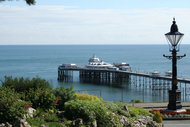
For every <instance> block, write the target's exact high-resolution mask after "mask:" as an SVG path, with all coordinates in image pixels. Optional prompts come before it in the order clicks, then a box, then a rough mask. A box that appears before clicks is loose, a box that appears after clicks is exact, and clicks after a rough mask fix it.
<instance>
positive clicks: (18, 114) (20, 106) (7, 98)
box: [0, 87, 30, 123]
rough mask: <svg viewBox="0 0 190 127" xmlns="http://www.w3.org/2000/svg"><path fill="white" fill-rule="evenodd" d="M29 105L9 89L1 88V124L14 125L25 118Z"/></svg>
mask: <svg viewBox="0 0 190 127" xmlns="http://www.w3.org/2000/svg"><path fill="white" fill-rule="evenodd" d="M29 105H30V104H29V103H28V102H25V101H22V100H20V98H19V96H18V94H17V93H15V91H14V90H12V89H11V88H8V87H0V123H3V122H9V123H13V122H15V121H16V120H17V119H20V118H23V117H24V114H26V109H27V108H29Z"/></svg>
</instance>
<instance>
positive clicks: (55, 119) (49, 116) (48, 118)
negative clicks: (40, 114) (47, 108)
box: [44, 114, 59, 122]
mask: <svg viewBox="0 0 190 127" xmlns="http://www.w3.org/2000/svg"><path fill="white" fill-rule="evenodd" d="M44 120H45V121H46V122H58V121H59V118H58V117H57V115H56V114H47V115H46V116H45V117H44Z"/></svg>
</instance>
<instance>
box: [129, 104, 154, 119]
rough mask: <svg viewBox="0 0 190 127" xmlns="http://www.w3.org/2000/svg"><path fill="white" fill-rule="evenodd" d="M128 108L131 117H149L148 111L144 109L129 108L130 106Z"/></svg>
mask: <svg viewBox="0 0 190 127" xmlns="http://www.w3.org/2000/svg"><path fill="white" fill-rule="evenodd" d="M128 108H129V113H130V115H131V116H132V117H137V116H138V115H143V116H149V115H150V113H149V112H148V110H145V109H141V108H136V107H131V106H128Z"/></svg>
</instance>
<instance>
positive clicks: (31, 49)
mask: <svg viewBox="0 0 190 127" xmlns="http://www.w3.org/2000/svg"><path fill="white" fill-rule="evenodd" d="M168 48H169V47H168V45H28V46H26V45H24V46H23V45H17V46H16V45H14V46H13V45H12V46H2V45H1V46H0V79H1V80H3V79H4V76H5V75H6V76H13V77H29V78H32V77H36V76H39V77H41V78H44V79H46V80H48V81H49V82H50V83H52V84H53V86H54V87H57V86H59V85H64V86H65V87H70V86H71V85H74V89H75V90H87V91H88V92H89V93H91V94H95V95H98V96H100V95H101V96H102V97H103V98H104V99H105V100H113V101H118V100H121V99H122V100H124V101H130V100H131V99H141V100H142V99H143V100H144V101H147V102H151V101H162V100H167V98H164V97H161V96H158V95H155V96H153V95H152V92H150V91H148V90H147V91H142V90H140V89H134V88H132V87H131V86H130V85H129V84H126V86H125V87H115V86H108V85H97V84H85V83H79V82H78V76H77V75H74V82H73V83H64V82H63V83H59V82H57V67H58V65H60V64H62V63H75V64H77V65H86V64H88V59H89V58H90V57H92V55H93V54H96V56H97V57H99V58H100V59H102V60H104V61H106V62H109V63H114V62H127V63H128V64H130V66H131V68H132V70H136V71H142V72H152V71H154V70H157V71H159V72H161V73H162V74H164V72H165V71H168V70H171V61H170V60H168V59H166V58H164V57H163V54H166V55H170V52H169V50H168ZM184 53H186V54H187V56H186V57H185V58H183V59H181V60H179V61H178V76H180V77H181V76H182V77H186V78H190V67H189V65H190V45H181V48H180V52H179V53H178V54H179V55H183V54H184ZM91 90H95V91H91ZM100 90H101V92H100ZM142 94H143V98H142Z"/></svg>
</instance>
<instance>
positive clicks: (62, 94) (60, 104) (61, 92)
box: [55, 87, 76, 110]
mask: <svg viewBox="0 0 190 127" xmlns="http://www.w3.org/2000/svg"><path fill="white" fill-rule="evenodd" d="M55 96H56V97H57V98H56V102H57V108H58V109H59V110H64V104H65V102H67V101H70V100H74V99H76V95H75V91H74V90H73V87H71V88H64V87H59V88H56V90H55Z"/></svg>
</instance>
